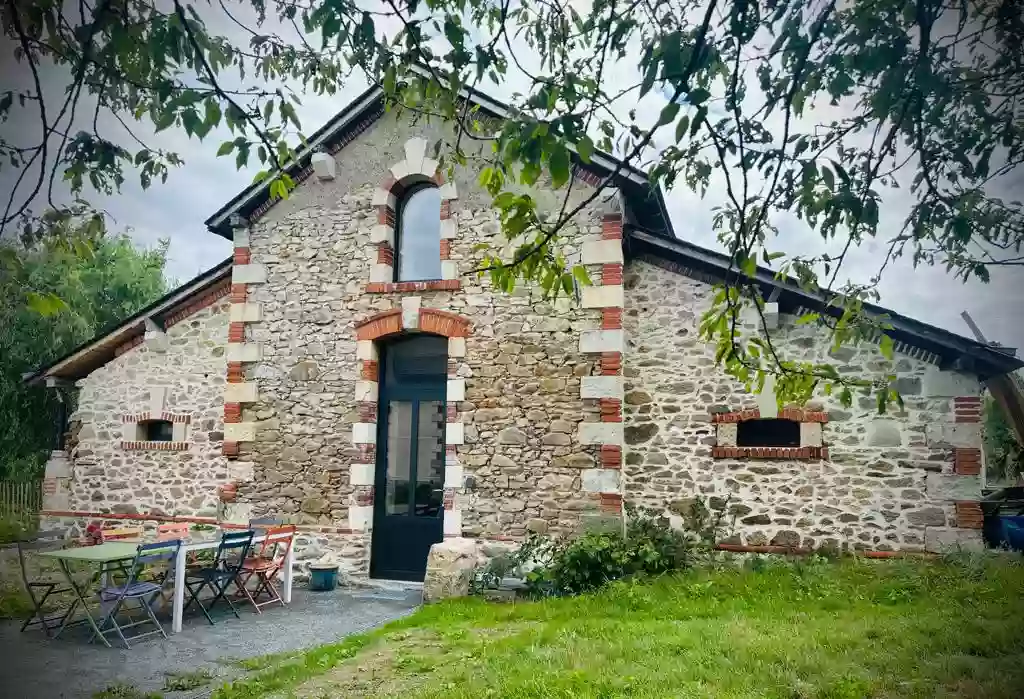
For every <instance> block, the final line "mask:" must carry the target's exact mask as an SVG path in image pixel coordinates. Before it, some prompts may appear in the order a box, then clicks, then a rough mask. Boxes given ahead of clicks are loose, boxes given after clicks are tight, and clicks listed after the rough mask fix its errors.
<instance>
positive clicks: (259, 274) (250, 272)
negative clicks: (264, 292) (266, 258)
mask: <svg viewBox="0 0 1024 699" xmlns="http://www.w3.org/2000/svg"><path fill="white" fill-rule="evenodd" d="M266 281H267V267H266V265H259V264H252V263H250V264H247V265H235V266H234V267H232V268H231V283H232V284H263V283H265V282H266Z"/></svg>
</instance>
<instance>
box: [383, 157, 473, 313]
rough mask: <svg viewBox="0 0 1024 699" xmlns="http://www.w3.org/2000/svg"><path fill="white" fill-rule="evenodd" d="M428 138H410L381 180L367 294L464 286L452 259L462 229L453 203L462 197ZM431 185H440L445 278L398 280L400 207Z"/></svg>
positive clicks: (442, 270) (443, 273) (442, 260)
mask: <svg viewBox="0 0 1024 699" xmlns="http://www.w3.org/2000/svg"><path fill="white" fill-rule="evenodd" d="M426 151H427V141H426V140H425V139H422V138H410V139H409V140H408V141H406V142H405V159H404V160H402V161H400V162H398V163H395V164H394V165H392V166H391V169H390V170H389V172H388V174H387V176H386V177H385V178H384V180H383V181H382V182H381V183H380V186H379V187H378V188H377V191H376V192H375V193H374V195H373V200H372V202H371V204H372V206H373V207H374V209H375V210H376V214H377V225H375V226H374V227H373V229H372V230H371V231H370V243H371V244H372V245H373V249H372V250H371V251H370V252H371V254H370V259H371V260H373V261H374V263H373V264H371V265H370V279H369V281H368V283H367V285H366V287H365V291H366V293H370V294H387V293H395V292H415V291H456V290H458V289H460V288H461V287H462V282H461V281H460V279H459V266H458V262H457V261H455V260H452V259H451V249H452V244H451V241H452V239H454V238H455V237H456V234H457V231H458V225H457V221H456V219H455V217H454V215H453V212H452V202H453V201H454V200H455V199H456V198H458V195H457V193H456V189H455V184H454V183H452V182H447V181H446V180H445V176H444V173H442V172H441V170H440V169H439V167H438V162H437V161H436V160H434V159H433V158H430V157H427V155H426ZM423 185H427V186H433V187H437V188H438V190H439V193H440V196H441V213H440V218H441V241H440V251H439V254H440V259H441V278H440V279H430V280H424V281H397V280H396V278H395V274H396V266H395V259H396V258H397V257H398V251H397V250H396V249H395V246H396V244H398V243H400V241H399V239H398V235H397V231H396V226H397V225H398V223H397V222H398V209H399V208H400V206H401V203H402V199H403V197H405V196H406V195H407V194H410V193H411V192H414V191H416V190H417V189H418V188H419V187H421V186H423Z"/></svg>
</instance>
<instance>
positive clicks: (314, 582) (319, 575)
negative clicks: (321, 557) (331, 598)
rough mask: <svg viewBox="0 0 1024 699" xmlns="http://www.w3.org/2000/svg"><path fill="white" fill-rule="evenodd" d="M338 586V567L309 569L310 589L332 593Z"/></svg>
mask: <svg viewBox="0 0 1024 699" xmlns="http://www.w3.org/2000/svg"><path fill="white" fill-rule="evenodd" d="M337 586H338V566H329V567H328V566H325V567H322V568H317V567H315V566H310V568H309V589H310V590H314V591H316V592H330V591H331V590H333V589H334V588H335V587H337Z"/></svg>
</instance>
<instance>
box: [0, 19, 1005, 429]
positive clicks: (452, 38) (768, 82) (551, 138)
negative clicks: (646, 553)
mask: <svg viewBox="0 0 1024 699" xmlns="http://www.w3.org/2000/svg"><path fill="white" fill-rule="evenodd" d="M1022 7H1024V2H1022V0H960V1H959V2H952V1H951V0H849V1H848V2H843V3H838V2H836V1H835V0H813V1H811V0H770V1H768V2H763V3H758V2H752V1H751V0H701V1H700V2H696V1H694V0H590V1H589V2H579V1H577V2H572V1H570V0H382V1H380V2H374V3H372V4H370V3H369V2H359V3H357V2H355V1H354V0H324V1H322V2H317V1H314V0H216V1H215V2H214V1H210V2H205V3H190V2H188V0H169V1H168V2H160V3H157V2H152V1H151V0H90V1H84V2H81V3H77V4H75V3H63V2H59V1H58V0H36V1H33V2H25V3H23V2H12V1H11V0H8V1H7V4H6V6H5V9H4V11H3V12H2V13H0V18H2V20H0V21H2V24H3V29H4V33H5V35H6V36H7V37H8V39H9V40H10V45H11V46H13V51H14V54H15V57H16V58H17V59H18V60H19V61H20V63H21V65H22V66H23V67H24V69H25V70H26V71H27V73H28V74H29V75H30V78H31V80H30V86H29V87H27V88H25V89H23V90H11V91H8V92H6V93H0V116H7V115H10V114H13V113H15V112H18V111H22V112H24V111H28V112H30V113H38V119H37V121H38V125H37V126H36V132H37V133H36V134H35V137H34V139H33V138H31V137H30V138H28V139H27V140H24V141H22V142H18V143H15V142H12V141H2V142H0V160H2V161H3V163H4V165H9V166H11V167H14V168H18V169H19V170H20V173H19V174H20V176H21V177H22V180H21V184H23V185H24V186H23V187H21V186H19V187H18V188H15V191H14V192H13V193H12V196H11V198H10V201H9V202H7V205H6V211H5V213H4V215H3V219H2V221H3V223H4V224H5V225H9V224H17V225H19V226H20V227H21V231H22V233H23V235H24V236H26V237H28V238H31V237H33V236H36V235H38V232H39V228H38V226H37V225H36V219H35V218H34V217H32V215H31V213H30V211H29V208H28V207H29V205H30V204H31V202H33V201H35V200H36V197H37V196H40V194H39V193H40V192H43V193H44V194H45V193H46V192H48V191H49V189H50V188H52V185H53V182H54V180H55V178H56V177H58V176H59V177H61V178H63V179H65V180H67V181H68V182H69V183H70V185H71V188H72V190H73V191H74V192H75V193H76V194H81V193H82V192H83V191H84V188H85V187H86V186H88V187H91V188H92V189H94V190H98V191H100V192H112V191H116V190H117V189H118V188H119V187H120V185H121V184H122V182H123V181H124V178H125V177H126V176H127V173H128V171H130V170H136V171H137V175H138V177H140V179H141V182H142V184H143V185H144V186H148V185H149V184H150V183H151V182H154V181H157V180H162V179H164V178H166V177H167V173H168V170H169V168H171V167H173V166H175V165H178V164H180V162H181V160H180V158H179V157H178V156H177V155H176V154H174V153H169V152H165V151H162V150H160V149H157V148H151V147H148V146H147V145H146V144H145V143H144V142H143V141H141V140H139V139H136V140H135V141H131V142H128V143H126V144H125V143H120V142H114V141H112V140H109V139H107V138H105V137H104V136H103V135H102V133H100V131H99V130H98V129H96V128H95V126H96V123H97V121H96V118H97V115H101V114H103V115H110V116H112V118H114V119H117V120H119V121H121V122H122V123H123V124H124V125H125V127H126V128H129V126H130V124H131V123H132V121H133V120H135V121H147V122H151V123H152V125H153V126H154V127H155V129H156V130H157V131H160V130H163V129H170V128H174V129H179V130H181V131H183V132H184V133H186V134H188V135H189V136H191V137H195V138H198V139H202V138H203V137H205V136H207V135H208V134H210V133H211V131H212V130H213V129H214V128H215V127H218V126H220V125H226V126H227V128H228V129H230V130H231V132H232V134H233V137H232V139H231V140H229V141H227V142H224V143H222V144H218V153H219V154H220V155H222V156H225V157H231V158H233V159H234V161H235V163H236V164H237V165H238V166H239V167H242V166H244V165H246V164H247V163H248V162H249V160H250V159H251V158H252V157H254V156H255V157H256V158H258V160H259V162H260V163H262V165H263V167H264V170H263V171H262V172H261V173H260V174H259V175H258V177H259V178H261V179H266V178H270V180H271V191H272V193H273V194H274V195H275V196H286V195H287V193H288V190H289V189H290V188H291V187H292V186H294V183H293V182H292V181H291V179H290V178H289V177H288V176H287V174H285V172H284V169H285V168H286V167H287V166H288V165H289V164H290V163H291V162H292V161H293V159H294V153H293V151H292V149H291V147H290V145H289V144H290V143H294V142H296V140H297V139H296V136H297V135H298V133H299V130H300V128H301V125H300V123H299V119H298V116H297V111H296V105H297V104H298V95H299V94H301V93H303V92H306V93H315V94H328V95H332V94H335V93H336V92H337V91H338V90H339V89H340V88H341V87H342V86H343V85H344V84H345V81H346V80H348V79H349V78H350V77H351V76H352V74H353V73H354V72H355V73H358V74H359V76H360V78H363V77H365V78H367V79H369V80H370V81H371V82H375V83H379V84H380V85H382V86H383V88H384V90H385V92H386V95H387V98H388V100H389V103H390V104H391V105H392V106H394V107H399V108H405V109H409V110H414V111H416V112H418V113H424V114H428V115H437V116H441V117H444V118H446V119H448V120H450V121H451V122H452V123H453V124H454V125H455V136H454V138H452V139H451V140H450V142H446V143H441V144H439V149H438V155H439V157H440V159H441V160H442V162H443V163H444V164H445V166H446V167H453V166H455V165H460V166H469V167H474V168H477V169H478V170H479V173H480V182H481V183H482V184H483V185H484V186H486V187H487V189H488V190H489V191H490V192H491V193H492V194H493V195H494V196H495V199H494V204H495V206H496V207H497V208H498V209H499V210H500V216H501V222H502V229H503V231H504V233H505V235H506V236H507V237H508V238H509V239H511V240H514V241H516V242H517V243H519V246H518V247H517V249H516V251H515V252H514V253H513V254H512V256H511V258H509V259H499V258H498V257H497V256H492V255H489V254H488V255H484V256H483V259H482V260H481V268H480V270H481V271H482V272H484V273H486V274H489V275H490V276H491V278H492V280H493V282H494V284H495V285H496V286H498V287H499V288H503V289H509V288H511V287H512V286H514V285H515V283H517V282H522V281H523V280H530V281H535V282H539V283H541V284H542V285H543V286H544V287H545V288H546V289H547V290H549V291H552V292H554V293H557V290H558V289H559V288H565V287H571V276H570V275H571V274H572V272H571V271H570V270H567V269H566V268H565V260H564V259H563V258H562V257H561V256H560V255H559V254H558V252H557V250H558V245H557V241H558V237H559V234H560V232H561V231H563V230H564V227H565V225H566V223H567V222H568V221H569V220H571V218H572V217H573V215H574V214H576V213H577V212H578V211H579V210H580V209H581V207H583V206H585V205H586V204H587V203H588V202H589V200H591V199H593V198H596V197H598V196H601V193H600V190H601V189H604V187H601V188H599V190H598V191H595V192H594V193H593V195H592V196H589V197H588V198H587V201H583V202H577V203H574V204H572V205H570V204H569V202H570V198H569V196H568V192H569V190H570V188H571V186H572V184H571V177H570V162H571V159H572V157H573V155H572V154H576V156H577V157H578V158H579V159H580V160H582V161H584V162H586V161H588V160H589V158H590V156H591V154H592V153H593V152H594V151H595V149H598V148H599V149H602V150H605V151H609V152H612V153H613V154H615V155H616V156H618V157H619V158H620V159H621V160H622V162H623V163H624V165H627V164H628V165H632V166H636V167H640V168H642V169H645V170H646V171H648V172H649V173H650V175H651V176H652V179H653V180H654V181H655V182H657V184H658V186H661V187H664V188H665V189H667V190H671V189H673V188H676V187H680V186H682V187H686V188H689V189H691V190H694V191H696V192H697V193H699V194H701V195H704V194H705V193H706V192H707V191H708V190H709V188H711V189H714V190H716V191H724V192H725V193H726V195H727V196H726V197H725V201H724V203H723V204H722V205H721V206H719V207H718V208H717V210H716V211H715V219H714V225H715V228H716V231H717V234H718V236H719V239H720V241H721V243H722V244H724V246H725V247H726V249H727V250H728V251H729V253H730V254H731V256H732V260H733V263H734V271H735V273H734V274H733V275H731V277H730V279H729V280H728V282H727V284H726V285H724V286H723V287H722V288H721V289H720V290H719V292H718V294H717V295H716V296H715V300H714V303H713V305H712V307H711V308H710V310H709V311H708V312H707V313H706V315H705V317H704V319H703V323H702V325H701V332H702V335H703V337H704V338H705V339H707V340H708V341H709V342H712V343H714V344H716V345H717V347H718V359H719V361H720V363H722V365H723V366H724V367H725V369H726V370H727V371H728V372H729V373H730V374H732V375H734V376H736V377H737V378H739V379H740V380H742V381H745V382H747V384H748V385H749V386H750V387H751V388H753V389H755V390H759V389H760V387H762V386H763V384H764V381H765V378H766V376H767V375H768V374H772V375H774V376H775V392H776V394H777V395H778V397H779V400H780V401H794V400H795V401H801V400H804V399H806V398H807V397H808V396H809V395H810V394H811V392H812V391H814V390H815V389H821V390H824V391H825V392H828V393H833V392H834V393H835V394H836V395H838V397H839V398H840V400H841V401H842V402H843V403H845V404H849V403H850V401H851V400H852V398H853V394H854V392H855V391H863V392H865V393H868V394H871V393H874V395H875V396H876V397H877V399H878V405H879V408H880V409H884V407H885V405H886V403H887V401H889V400H890V399H893V398H896V399H898V396H896V395H895V394H894V392H893V391H891V389H890V388H889V385H888V383H887V382H884V381H883V382H882V383H880V384H871V383H870V382H867V381H865V380H863V379H859V378H856V377H854V378H850V377H845V376H844V377H841V376H839V375H838V374H837V372H836V370H835V369H834V368H833V367H832V366H831V365H830V364H828V363H820V364H819V363H814V362H795V361H792V360H790V359H787V358H786V357H785V356H781V355H780V353H778V352H777V351H776V348H775V346H774V345H773V344H772V342H771V333H770V332H768V329H767V328H765V327H762V332H761V333H760V334H759V335H758V336H755V337H743V336H742V335H741V333H739V331H738V327H739V318H740V314H741V311H742V310H743V309H744V308H752V309H756V310H757V311H761V310H762V309H763V304H764V299H762V298H761V297H760V295H759V292H758V291H757V289H756V287H755V286H754V285H753V284H752V276H753V274H754V271H755V269H756V266H757V264H758V263H762V264H765V265H769V266H770V267H771V268H772V269H774V270H776V271H777V272H778V273H779V274H788V275H791V276H793V277H795V278H796V279H798V280H799V282H800V283H801V284H802V285H803V286H804V287H806V288H807V289H809V290H812V291H819V290H822V291H827V292H830V293H834V294H835V296H834V301H833V303H834V304H835V306H836V307H837V308H839V309H841V314H840V315H839V317H838V318H836V317H832V316H830V315H827V314H811V315H809V316H807V317H805V318H802V319H801V320H802V322H814V323H821V324H823V325H826V326H827V327H828V328H829V331H830V332H831V338H832V342H833V344H834V345H835V346H840V345H842V344H844V343H850V342H858V341H868V342H874V343H878V345H879V349H880V351H881V352H882V353H883V354H885V355H887V356H889V355H891V353H892V340H891V339H890V338H889V336H888V335H886V334H885V330H886V329H887V326H886V323H885V319H884V318H883V319H878V318H870V317H868V316H867V315H866V314H865V313H864V312H863V304H864V303H865V302H867V301H871V300H874V299H875V298H876V297H877V291H876V288H877V285H878V282H879V280H880V279H881V277H882V275H883V274H884V273H885V270H886V268H887V267H888V265H889V263H890V262H891V261H892V260H893V259H894V258H897V257H900V256H909V257H910V258H911V259H912V260H913V262H914V263H915V264H929V265H930V264H935V265H941V266H944V267H945V268H946V269H947V270H948V271H950V272H951V273H952V274H954V275H956V276H957V277H960V278H962V279H969V278H978V279H981V280H986V279H987V278H988V275H989V270H990V269H991V268H992V267H993V266H997V265H1013V264H1019V263H1021V262H1022V260H1024V256H1021V254H1020V246H1021V242H1022V238H1024V221H1022V207H1021V204H1020V203H1019V202H1016V201H1006V200H1004V199H1003V198H1000V197H998V196H996V194H995V193H997V192H998V191H999V189H1000V187H1001V186H1003V185H1005V183H1006V180H1007V178H1008V177H1009V176H1010V175H1011V174H1012V173H1013V170H1014V168H1015V167H1016V166H1017V165H1018V164H1019V163H1020V161H1021V158H1022V157H1024V135H1022V134H1024V125H1022V119H1021V113H1022V107H1021V105H1022V104H1024V101H1022V100H1021V99H1020V98H1021V96H1022V92H1024V71H1022V70H1021V69H1022V67H1024V66H1022V61H1024V57H1022V56H1024V54H1022V52H1021V51H1020V46H1021V44H1022V42H1024V18H1022ZM213 27H218V28H219V29H213ZM224 27H230V28H231V31H230V32H227V31H226V30H225V29H223V28H224ZM226 34H229V35H226ZM238 37H244V38H242V39H241V40H239V39H238ZM49 64H57V65H58V66H60V67H62V68H63V69H64V70H65V72H66V75H67V80H66V85H65V87H66V89H65V91H64V93H63V95H62V97H61V98H60V99H57V100H53V99H48V98H47V97H46V94H45V92H46V91H45V89H44V87H43V86H42V84H41V79H40V74H41V71H42V68H43V67H44V66H47V65H49ZM612 74H614V75H615V76H616V79H615V80H612V79H611V77H610V76H611V75H612ZM623 75H625V76H626V77H625V78H623ZM513 78H515V81H525V83H522V84H525V85H526V87H525V89H521V90H519V91H518V92H516V93H515V94H513V95H512V96H511V98H510V100H509V102H510V104H511V106H512V114H511V115H510V117H509V118H508V119H506V120H504V121H503V122H502V123H501V124H500V129H499V130H498V132H497V133H496V134H495V133H494V132H492V131H490V130H488V131H487V132H486V133H485V132H484V131H483V127H482V126H481V123H480V121H479V120H478V119H477V118H476V117H475V115H474V113H473V111H472V109H470V107H469V106H468V105H467V104H466V103H465V102H463V101H461V100H460V99H459V97H458V95H459V91H460V90H461V89H462V88H463V87H465V86H471V87H479V88H481V89H484V90H487V89H489V88H493V87H494V86H495V85H497V86H499V87H500V86H506V87H507V86H508V85H510V84H513V82H514V80H513ZM515 84H519V83H518V82H517V83H515ZM505 92H508V90H506V91H505ZM656 94H660V95H662V96H663V97H665V98H667V100H665V99H663V100H661V101H660V104H659V107H658V108H656V109H654V110H649V109H642V110H641V109H639V108H638V105H639V104H640V103H641V101H644V100H645V101H644V104H648V103H650V101H651V98H652V97H653V96H654V95H656ZM84 103H89V104H90V105H94V107H93V108H94V109H95V113H93V114H90V115H88V116H91V117H92V119H91V121H92V124H93V126H94V128H93V129H91V130H90V129H85V130H79V131H77V132H72V131H71V130H70V129H69V128H68V125H69V124H70V123H71V122H72V120H73V119H74V118H75V114H76V110H77V109H78V108H79V105H81V104H84ZM656 136H657V140H656ZM481 139H484V140H487V141H490V142H491V143H492V144H493V149H492V150H491V152H490V155H489V157H487V158H485V159H483V161H480V160H479V159H477V158H471V157H470V156H469V155H468V153H469V149H468V148H467V146H466V144H467V143H470V142H472V141H478V140H481ZM211 147H212V146H211ZM542 176H545V177H547V178H549V179H550V181H551V183H553V184H554V185H555V186H556V187H559V188H563V189H564V190H565V191H566V198H565V204H564V205H563V206H562V207H561V210H560V212H558V214H557V215H556V216H554V217H551V216H548V215H547V214H544V215H542V214H540V213H538V211H537V209H536V203H535V202H534V201H533V200H532V199H531V198H530V197H529V196H527V195H525V194H522V190H521V188H517V187H515V186H514V185H516V184H524V183H525V184H531V183H533V182H536V181H537V180H538V179H539V178H541V177H542ZM611 179H612V178H610V177H609V178H608V179H606V180H605V182H604V183H603V184H604V185H605V186H607V185H608V184H609V183H610V181H611ZM897 187H902V188H903V189H904V191H909V195H910V197H911V198H912V200H913V206H912V207H911V210H910V211H909V213H908V214H907V216H906V218H905V220H904V221H903V222H902V226H900V227H899V228H898V229H886V230H879V212H880V209H881V207H882V206H883V202H884V201H885V196H886V193H887V192H891V191H892V190H893V189H895V188H897ZM787 215H788V216H796V217H798V218H799V219H801V220H802V221H804V222H805V223H806V224H807V226H808V227H809V228H810V229H812V230H814V231H815V232H817V233H818V234H819V235H820V236H821V237H822V238H823V239H824V240H825V241H827V242H829V243H831V244H834V246H835V248H836V249H837V250H839V252H837V253H835V254H822V255H818V256H806V255H801V254H799V251H785V250H776V249H773V248H774V243H775V232H776V226H777V225H778V223H779V221H780V219H781V217H783V216H787ZM875 238H880V242H881V243H882V244H883V247H884V249H885V250H886V254H885V255H884V259H882V260H881V261H880V264H879V269H878V272H877V274H876V275H875V276H874V277H873V278H872V279H870V280H868V281H867V282H866V283H848V282H845V281H844V280H843V278H842V277H841V276H840V272H841V270H842V269H843V265H844V262H845V261H846V259H847V256H848V254H849V251H850V250H851V249H856V248H857V247H859V246H861V245H862V244H865V243H866V242H868V241H871V240H872V239H875ZM576 274H577V277H578V278H581V279H582V278H583V277H584V275H583V274H582V273H581V271H577V272H576Z"/></svg>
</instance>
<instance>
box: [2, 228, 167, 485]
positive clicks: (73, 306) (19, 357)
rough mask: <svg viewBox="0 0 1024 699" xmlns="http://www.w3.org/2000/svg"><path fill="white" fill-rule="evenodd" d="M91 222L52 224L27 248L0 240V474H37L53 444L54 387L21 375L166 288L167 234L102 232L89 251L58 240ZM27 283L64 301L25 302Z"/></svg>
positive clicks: (97, 331)
mask: <svg viewBox="0 0 1024 699" xmlns="http://www.w3.org/2000/svg"><path fill="white" fill-rule="evenodd" d="M88 225H89V224H88V223H84V224H78V226H77V227H72V229H69V230H62V231H59V232H55V233H54V235H53V236H48V237H47V240H46V241H45V242H42V243H39V244H37V245H35V246H34V247H33V248H32V249H30V250H26V249H25V248H22V247H20V246H8V245H4V246H0V255H3V257H2V258H0V259H2V260H6V261H7V263H8V264H7V266H0V271H2V272H4V273H3V274H0V444H2V445H3V452H2V453H0V480H3V479H6V478H20V477H38V476H40V475H41V474H40V473H39V468H40V467H41V466H42V464H43V462H44V461H45V459H46V454H47V452H48V451H49V450H50V449H51V448H52V444H53V442H52V440H53V436H54V429H55V416H56V415H57V409H58V405H57V401H58V400H59V398H58V396H57V395H56V394H55V393H54V392H53V391H48V390H46V389H44V388H41V387H28V386H25V385H24V384H23V383H22V375H23V374H24V373H27V372H30V371H34V370H36V369H38V368H39V366H40V365H42V364H45V363H47V362H50V361H53V360H55V359H57V358H59V357H61V356H62V355H64V354H66V353H67V352H69V351H70V350H72V349H74V348H75V347H76V346H78V345H80V344H81V343H83V342H85V341H86V340H89V339H90V338H92V337H94V336H95V335H97V334H98V333H99V332H101V331H103V330H105V329H106V328H108V327H110V326H112V325H115V324H116V323H118V322H120V321H122V320H124V318H125V317H127V316H130V315H131V314H133V313H135V312H136V311H138V310H139V309H140V308H142V307H144V306H146V305H147V304H149V303H151V302H152V301H154V300H156V299H157V298H159V297H160V296H162V295H163V294H165V293H166V291H167V283H166V281H165V280H164V264H165V260H166V252H167V242H166V241H162V242H161V243H160V245H159V246H158V247H157V248H155V249H153V250H148V251H147V250H138V249H136V248H135V247H133V245H132V243H131V241H130V240H129V239H128V238H127V237H125V236H109V237H105V236H102V235H100V236H98V237H96V238H95V239H93V241H92V243H91V245H90V246H89V247H88V250H87V252H82V251H77V252H76V251H75V250H74V249H69V248H68V247H66V246H65V245H63V244H61V242H60V241H61V240H62V238H63V236H69V235H71V234H72V233H73V232H75V231H77V229H79V228H82V227H87V226H88ZM101 232H102V231H101ZM84 235H85V234H84V232H83V233H76V236H77V237H83V236H84ZM89 235H92V234H91V233H90V234H89ZM12 260H13V261H15V262H16V266H13V265H11V264H10V263H11V261H12ZM24 289H45V290H47V291H46V294H47V295H46V296H45V297H42V298H44V301H42V303H43V304H44V305H46V304H47V303H48V302H47V301H46V300H45V299H47V298H49V295H53V296H54V298H59V299H60V302H59V307H57V308H47V314H45V315H44V314H42V313H40V312H39V310H37V309H36V308H34V307H32V306H30V305H27V304H26V303H25V302H24V300H23V298H22V295H21V294H22V292H23V290H24ZM65 399H69V397H68V396H65Z"/></svg>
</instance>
